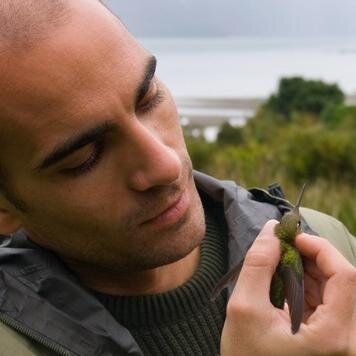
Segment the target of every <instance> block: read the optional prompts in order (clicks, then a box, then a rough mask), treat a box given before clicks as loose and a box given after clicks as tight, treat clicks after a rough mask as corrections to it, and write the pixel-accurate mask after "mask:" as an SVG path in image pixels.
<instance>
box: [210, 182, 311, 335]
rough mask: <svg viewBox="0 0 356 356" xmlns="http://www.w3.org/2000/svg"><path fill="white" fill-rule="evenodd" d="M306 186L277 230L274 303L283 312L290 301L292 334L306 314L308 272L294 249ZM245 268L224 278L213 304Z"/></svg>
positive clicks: (240, 266)
mask: <svg viewBox="0 0 356 356" xmlns="http://www.w3.org/2000/svg"><path fill="white" fill-rule="evenodd" d="M305 185H306V184H304V185H303V187H302V189H301V191H300V193H299V197H298V199H297V202H296V204H295V206H294V207H293V209H292V210H291V211H289V212H287V213H285V214H284V215H283V216H282V218H281V220H280V222H279V223H278V224H277V225H276V226H275V228H274V232H275V235H276V236H277V237H278V239H279V241H280V249H281V258H280V261H279V263H278V266H277V268H276V271H275V273H274V274H273V277H272V281H271V287H270V300H271V303H272V304H273V305H274V306H275V307H276V308H279V309H283V308H284V303H285V301H287V304H288V309H289V315H290V318H291V331H292V334H295V333H296V332H298V330H299V327H300V324H301V322H302V319H303V313H304V269H303V263H302V258H301V255H300V253H299V251H298V250H297V249H296V248H295V246H294V239H295V237H296V236H297V235H298V234H300V233H301V229H300V219H301V215H300V211H299V207H300V204H301V201H302V197H303V193H304V189H305ZM242 265H243V261H242V262H241V263H239V264H238V265H236V266H235V267H233V268H232V269H231V270H230V271H229V272H227V273H226V274H225V276H223V277H222V279H221V280H220V281H219V282H218V284H217V285H216V287H215V288H214V290H213V292H212V296H211V300H215V299H216V298H217V296H218V295H219V294H220V292H221V291H222V290H223V289H224V288H225V287H227V285H228V284H229V283H230V282H231V281H233V280H236V279H237V276H238V275H239V273H240V270H241V268H242Z"/></svg>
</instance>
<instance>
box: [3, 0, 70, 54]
mask: <svg viewBox="0 0 356 356" xmlns="http://www.w3.org/2000/svg"><path fill="white" fill-rule="evenodd" d="M69 17H70V6H69V2H68V1H67V0H1V2H0V44H1V47H3V46H4V47H5V48H7V49H9V48H11V49H24V48H27V49H28V48H29V47H32V46H33V45H35V44H36V42H38V41H40V40H42V39H44V38H46V37H47V36H48V35H50V34H51V32H52V31H51V29H54V28H57V27H59V26H62V25H63V24H65V23H66V22H68V20H69Z"/></svg>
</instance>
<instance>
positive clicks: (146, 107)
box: [136, 79, 164, 114]
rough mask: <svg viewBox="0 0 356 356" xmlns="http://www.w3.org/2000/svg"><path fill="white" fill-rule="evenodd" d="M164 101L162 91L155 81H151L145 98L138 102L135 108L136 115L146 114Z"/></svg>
mask: <svg viewBox="0 0 356 356" xmlns="http://www.w3.org/2000/svg"><path fill="white" fill-rule="evenodd" d="M163 100H164V91H163V90H162V89H161V88H160V86H159V84H158V82H157V80H155V79H153V80H152V81H151V85H150V88H149V90H148V91H147V93H146V94H145V96H144V97H143V98H142V99H141V100H140V102H139V103H138V106H137V108H136V112H137V113H138V114H148V113H150V112H151V111H153V110H154V109H155V108H157V107H158V106H159V105H160V104H161V103H162V101H163Z"/></svg>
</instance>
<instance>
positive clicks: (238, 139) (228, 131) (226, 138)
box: [217, 122, 243, 145]
mask: <svg viewBox="0 0 356 356" xmlns="http://www.w3.org/2000/svg"><path fill="white" fill-rule="evenodd" d="M242 139H243V138H242V128H240V127H234V126H232V125H231V124H229V122H224V123H223V124H222V125H221V127H220V131H219V133H218V137H217V143H218V144H220V145H238V144H240V143H242Z"/></svg>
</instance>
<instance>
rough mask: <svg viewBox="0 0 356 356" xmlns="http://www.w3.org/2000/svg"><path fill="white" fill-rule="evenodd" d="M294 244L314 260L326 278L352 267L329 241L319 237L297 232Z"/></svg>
mask: <svg viewBox="0 0 356 356" xmlns="http://www.w3.org/2000/svg"><path fill="white" fill-rule="evenodd" d="M295 246H296V247H297V248H298V250H299V251H300V252H301V254H302V255H304V256H306V257H308V258H309V259H311V260H313V261H315V263H316V265H317V267H318V268H319V270H320V271H321V272H322V273H323V275H324V276H325V277H327V278H330V277H331V276H333V275H334V274H335V273H337V272H341V271H343V270H349V269H350V268H353V267H352V265H351V264H350V262H348V261H347V260H346V259H345V257H343V256H342V255H341V253H340V252H339V251H338V250H337V249H336V248H335V247H333V246H332V245H331V243H330V242H329V241H327V240H325V239H323V238H321V237H318V236H312V235H308V234H305V233H302V234H299V235H298V236H297V237H296V239H295Z"/></svg>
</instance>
